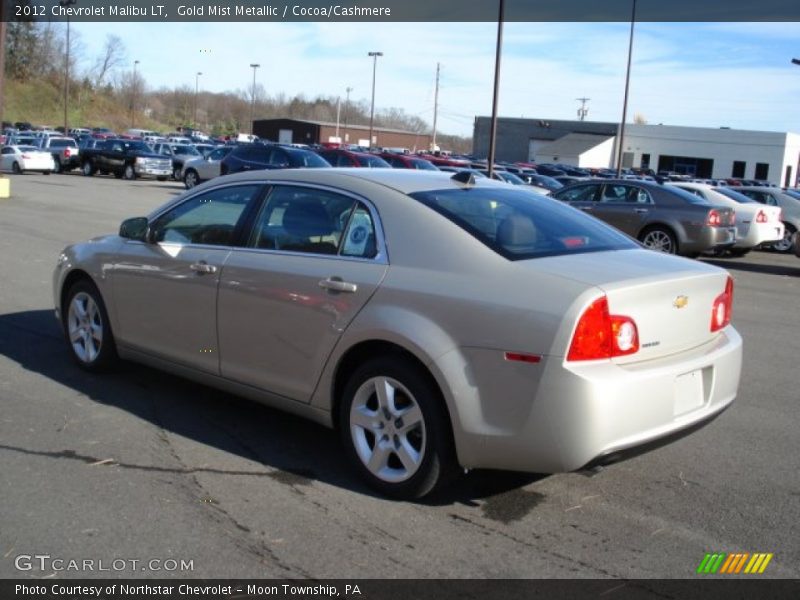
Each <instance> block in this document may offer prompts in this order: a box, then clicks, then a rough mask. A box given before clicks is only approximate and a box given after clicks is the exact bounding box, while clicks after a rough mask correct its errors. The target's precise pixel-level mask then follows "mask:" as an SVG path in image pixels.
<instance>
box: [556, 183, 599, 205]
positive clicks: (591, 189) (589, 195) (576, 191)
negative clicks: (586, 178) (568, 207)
mask: <svg viewBox="0 0 800 600" xmlns="http://www.w3.org/2000/svg"><path fill="white" fill-rule="evenodd" d="M598 187H600V186H598V185H579V186H575V187H571V188H567V189H565V190H560V191H559V192H558V195H557V197H558V199H559V200H565V201H566V202H591V201H593V200H594V198H595V195H596V194H597V189H598Z"/></svg>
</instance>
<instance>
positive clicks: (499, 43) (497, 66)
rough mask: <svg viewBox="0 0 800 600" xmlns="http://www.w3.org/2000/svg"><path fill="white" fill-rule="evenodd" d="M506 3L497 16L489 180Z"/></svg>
mask: <svg viewBox="0 0 800 600" xmlns="http://www.w3.org/2000/svg"><path fill="white" fill-rule="evenodd" d="M504 14H505V2H504V0H500V2H499V6H498V15H497V49H496V50H495V56H494V93H493V94H492V124H491V127H490V128H489V164H488V165H487V167H488V171H489V179H491V178H492V175H494V156H495V149H496V146H495V145H496V140H497V103H498V100H499V98H500V54H501V52H502V50H503V15H504Z"/></svg>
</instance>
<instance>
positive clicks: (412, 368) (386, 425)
mask: <svg viewBox="0 0 800 600" xmlns="http://www.w3.org/2000/svg"><path fill="white" fill-rule="evenodd" d="M378 382H382V383H381V384H380V385H378ZM384 384H385V385H384ZM381 385H383V387H384V389H385V388H386V386H391V387H392V389H394V394H393V398H394V401H393V402H392V403H391V405H392V409H391V410H388V409H387V408H385V407H384V408H381V406H380V404H379V402H380V401H379V399H378V394H377V392H376V389H377V387H381ZM359 407H360V408H361V410H358V408H359ZM415 407H416V408H415ZM417 409H418V410H417ZM405 415H413V417H410V418H414V421H413V422H412V424H409V423H405V422H403V416H405ZM359 418H361V419H365V420H366V421H368V422H369V425H363V426H361V425H359V423H358V419H359ZM353 419H356V421H355V422H354V420H353ZM339 431H340V435H341V439H342V442H343V444H344V446H345V450H346V453H347V455H348V457H349V459H350V461H351V462H352V464H353V465H354V467H355V469H356V470H357V471H358V472H359V473H360V474H361V476H362V477H363V478H364V479H365V480H366V481H367V483H368V484H369V485H370V486H371V487H372V488H374V489H375V490H377V491H378V492H380V493H382V494H384V495H386V496H389V497H392V498H398V499H404V500H413V499H417V498H421V497H423V496H425V495H427V494H429V493H431V492H432V491H433V490H434V489H436V488H439V487H441V486H442V485H444V484H445V483H447V482H449V481H450V480H451V479H452V478H454V477H455V476H456V474H457V473H458V463H457V460H456V457H455V450H454V444H453V436H452V429H451V426H450V420H449V418H448V416H447V411H446V408H445V406H444V402H443V400H442V398H441V394H440V392H439V390H438V389H437V387H436V385H435V383H434V382H433V380H432V378H431V377H430V375H429V374H427V373H426V372H425V371H423V370H422V369H421V368H420V367H418V366H416V365H415V364H413V363H412V362H410V361H408V360H405V359H403V358H400V357H397V356H385V357H379V358H375V359H372V360H370V361H368V362H366V363H364V364H363V365H361V366H360V367H359V368H357V369H356V370H355V372H354V373H353V374H352V375H351V376H350V378H349V380H348V382H347V384H346V386H345V388H344V392H343V396H342V399H341V402H340V404H339ZM379 443H381V444H382V445H383V446H382V447H381V449H380V451H379V454H378V451H376V448H378V444H379ZM401 454H404V455H405V459H406V460H405V461H404V460H403V459H402V458H401ZM373 462H374V463H375V464H374V466H373V467H370V466H369V464H372V463H373ZM407 464H411V465H412V468H409V467H407ZM371 469H372V470H371ZM373 471H379V472H382V474H377V473H375V472H373Z"/></svg>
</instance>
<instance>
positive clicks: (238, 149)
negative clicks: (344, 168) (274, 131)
mask: <svg viewBox="0 0 800 600" xmlns="http://www.w3.org/2000/svg"><path fill="white" fill-rule="evenodd" d="M330 166H331V165H330V163H328V161H326V160H325V159H324V158H322V157H321V156H320V155H319V154H317V153H316V152H311V151H310V150H303V149H301V148H292V147H288V146H279V145H277V144H275V145H267V144H242V145H240V146H235V147H234V148H233V150H231V152H230V153H229V154H228V156H226V157H225V158H223V159H222V162H221V163H220V174H221V175H228V174H231V173H238V172H240V171H258V170H260V169H301V168H318V167H323V168H324V167H330Z"/></svg>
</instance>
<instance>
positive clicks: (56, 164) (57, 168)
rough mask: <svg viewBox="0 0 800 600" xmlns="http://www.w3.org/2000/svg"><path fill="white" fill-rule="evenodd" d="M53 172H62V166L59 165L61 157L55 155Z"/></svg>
mask: <svg viewBox="0 0 800 600" xmlns="http://www.w3.org/2000/svg"><path fill="white" fill-rule="evenodd" d="M53 165H54V166H53V173H63V172H64V167H63V166H62V165H61V159H60V158H59V157H57V156H54V157H53Z"/></svg>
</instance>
